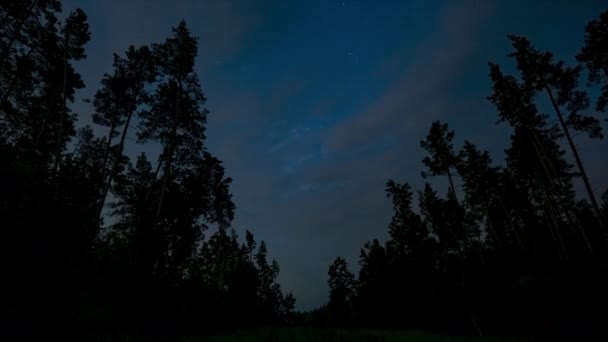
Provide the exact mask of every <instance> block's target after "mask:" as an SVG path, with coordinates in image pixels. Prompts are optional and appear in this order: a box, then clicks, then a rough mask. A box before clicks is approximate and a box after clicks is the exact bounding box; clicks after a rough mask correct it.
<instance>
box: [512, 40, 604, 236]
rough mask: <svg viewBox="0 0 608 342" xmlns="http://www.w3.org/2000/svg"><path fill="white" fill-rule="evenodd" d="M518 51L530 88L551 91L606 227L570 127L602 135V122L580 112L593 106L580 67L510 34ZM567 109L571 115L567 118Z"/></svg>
mask: <svg viewBox="0 0 608 342" xmlns="http://www.w3.org/2000/svg"><path fill="white" fill-rule="evenodd" d="M509 38H510V39H511V41H512V43H513V47H514V49H515V51H514V52H513V53H511V54H509V56H511V57H514V58H515V60H516V61H517V69H518V70H519V71H520V72H521V75H522V78H523V81H524V83H525V84H526V86H527V87H529V88H531V89H533V91H534V94H535V93H536V92H544V93H546V94H547V96H548V98H549V101H550V103H551V106H552V107H553V110H554V112H555V115H556V116H557V119H558V122H559V125H560V128H561V131H562V134H563V135H564V136H565V138H566V141H567V143H568V145H569V147H570V150H571V152H572V155H573V156H574V160H575V162H576V166H577V169H578V172H579V174H580V176H581V178H582V180H583V183H584V185H585V189H586V191H587V196H588V198H589V200H590V202H591V205H592V206H593V208H594V211H595V213H596V216H597V218H598V221H599V223H600V226H603V223H602V220H601V214H600V210H599V206H598V204H597V201H596V199H595V195H594V193H593V189H592V187H591V184H590V182H589V178H588V177H587V173H586V171H585V168H584V167H583V162H582V160H581V157H580V155H579V151H578V149H577V148H576V145H575V144H574V140H573V138H572V136H571V134H570V129H574V130H577V131H584V132H586V133H587V134H588V135H589V137H590V138H602V137H603V136H602V129H601V126H600V124H599V121H598V120H597V119H595V118H594V117H591V116H584V115H582V114H580V112H581V111H583V110H585V109H587V107H588V106H589V99H588V95H587V93H586V92H584V91H582V90H579V89H578V78H579V74H580V67H573V68H571V67H566V66H564V63H563V62H561V61H558V62H554V61H553V55H552V54H551V53H550V52H541V51H539V50H537V49H535V48H534V47H533V46H532V44H531V43H530V42H529V41H528V40H527V39H526V38H524V37H519V36H509ZM563 111H567V113H568V117H564V114H563Z"/></svg>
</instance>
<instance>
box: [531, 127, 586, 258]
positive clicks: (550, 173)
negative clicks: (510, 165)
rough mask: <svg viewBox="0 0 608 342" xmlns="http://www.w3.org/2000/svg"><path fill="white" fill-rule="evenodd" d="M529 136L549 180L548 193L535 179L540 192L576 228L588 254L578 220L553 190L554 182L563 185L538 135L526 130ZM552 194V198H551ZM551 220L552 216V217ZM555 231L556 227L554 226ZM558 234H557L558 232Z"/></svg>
mask: <svg viewBox="0 0 608 342" xmlns="http://www.w3.org/2000/svg"><path fill="white" fill-rule="evenodd" d="M528 131H529V134H530V136H531V138H532V144H533V145H534V149H535V151H536V155H537V156H538V158H539V161H540V163H541V165H542V166H543V169H544V171H545V174H546V175H547V178H548V180H549V191H547V189H546V188H545V187H544V185H543V183H541V180H540V178H539V177H537V179H539V180H538V181H539V183H540V184H541V186H542V191H543V194H544V196H545V198H546V200H549V198H554V201H555V202H556V204H557V206H558V209H560V210H561V212H562V213H563V214H564V215H565V216H566V220H567V221H568V223H569V224H571V225H572V226H577V227H578V228H579V230H580V232H581V236H582V237H583V240H584V241H585V245H586V246H587V249H589V251H590V252H592V251H593V249H592V247H591V244H590V243H589V239H588V238H587V234H586V233H585V230H584V229H583V228H582V227H581V225H580V223H579V222H578V220H577V219H576V217H574V218H573V217H572V215H571V212H570V210H571V208H568V206H567V205H564V204H563V203H562V199H561V197H560V196H559V191H558V190H557V189H556V188H555V184H554V181H558V182H560V183H562V184H561V185H564V184H563V182H562V181H561V180H560V178H559V176H558V175H557V173H556V172H555V168H554V167H553V164H552V163H551V160H549V158H548V157H547V153H546V152H545V149H544V147H543V145H542V143H541V141H540V139H539V138H538V135H537V134H536V132H535V131H534V130H533V129H528ZM552 194H553V196H551V195H552ZM552 218H553V216H552ZM556 229H557V226H556ZM558 234H559V232H558ZM560 241H561V240H560Z"/></svg>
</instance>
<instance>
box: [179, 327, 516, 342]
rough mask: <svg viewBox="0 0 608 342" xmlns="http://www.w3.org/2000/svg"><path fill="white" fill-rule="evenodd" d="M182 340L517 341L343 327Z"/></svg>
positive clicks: (274, 341)
mask: <svg viewBox="0 0 608 342" xmlns="http://www.w3.org/2000/svg"><path fill="white" fill-rule="evenodd" d="M185 341H186V342H199V341H200V342H202V341H210V342H232V341H254V342H283V341H290V342H291V341H293V342H313V341H319V342H343V341H344V342H346V341H349V342H350V341H353V342H385V341H386V342H392V341H412V342H417V341H430V342H444V341H445V342H447V341H476V342H483V341H517V340H513V339H510V340H506V339H495V338H487V339H486V338H478V337H449V336H445V335H435V334H429V333H424V332H400V331H374V330H347V329H317V328H275V329H257V330H251V331H241V332H235V333H231V334H222V335H215V336H208V337H191V338H187V339H185Z"/></svg>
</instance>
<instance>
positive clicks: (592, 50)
mask: <svg viewBox="0 0 608 342" xmlns="http://www.w3.org/2000/svg"><path fill="white" fill-rule="evenodd" d="M607 46H608V11H605V12H603V13H601V14H600V17H599V19H597V20H593V21H591V22H590V23H589V24H587V27H586V28H585V45H584V46H583V48H582V49H581V52H580V53H579V54H578V55H577V56H576V59H577V60H578V61H579V62H581V63H583V64H584V65H585V66H586V67H587V70H588V71H589V80H590V81H591V82H592V83H595V84H601V85H602V93H601V95H600V97H599V98H598V100H597V105H596V108H597V110H598V111H605V110H606V106H607V105H608V48H607Z"/></svg>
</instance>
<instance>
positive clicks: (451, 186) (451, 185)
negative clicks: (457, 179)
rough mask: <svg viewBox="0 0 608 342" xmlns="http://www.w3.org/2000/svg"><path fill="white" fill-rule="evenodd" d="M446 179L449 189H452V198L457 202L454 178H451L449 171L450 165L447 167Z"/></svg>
mask: <svg viewBox="0 0 608 342" xmlns="http://www.w3.org/2000/svg"><path fill="white" fill-rule="evenodd" d="M447 174H448V180H449V181H450V190H452V195H454V199H455V200H456V202H457V203H458V197H457V196H456V188H455V187H454V180H453V179H452V172H451V171H450V167H449V166H448V168H447Z"/></svg>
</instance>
